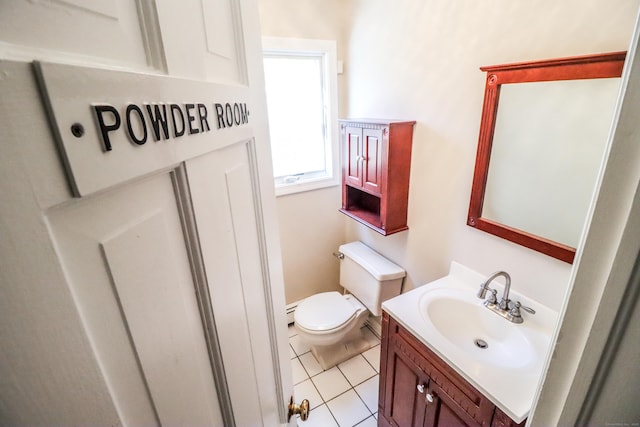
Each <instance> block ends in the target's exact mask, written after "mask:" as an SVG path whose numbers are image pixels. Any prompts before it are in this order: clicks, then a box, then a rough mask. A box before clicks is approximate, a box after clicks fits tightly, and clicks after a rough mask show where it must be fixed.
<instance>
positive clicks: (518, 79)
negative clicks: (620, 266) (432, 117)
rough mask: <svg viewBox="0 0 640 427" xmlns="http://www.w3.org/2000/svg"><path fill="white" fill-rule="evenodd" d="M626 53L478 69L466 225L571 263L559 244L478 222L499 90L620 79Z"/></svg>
mask: <svg viewBox="0 0 640 427" xmlns="http://www.w3.org/2000/svg"><path fill="white" fill-rule="evenodd" d="M625 57H626V52H613V53H606V54H599V55H587V56H577V57H569V58H560V59H553V60H547V61H534V62H520V63H513V64H504V65H494V66H487V67H480V70H482V71H485V72H486V73H487V77H486V85H485V92H484V103H483V106H482V119H481V122H480V135H479V137H478V151H477V154H476V163H475V170H474V174H473V185H472V189H471V201H470V202H469V215H468V217H467V224H468V225H470V226H471V227H475V228H477V229H479V230H483V231H486V232H487V233H491V234H493V235H496V236H498V237H502V238H503V239H507V240H510V241H512V242H514V243H517V244H520V245H522V246H526V247H527V248H530V249H533V250H535V251H538V252H541V253H544V254H547V255H549V256H551V257H553V258H557V259H559V260H562V261H565V262H568V263H570V264H571V263H573V259H574V257H575V254H576V249H575V248H572V247H570V246H566V245H563V244H561V243H558V242H555V241H552V240H549V239H546V238H544V237H541V236H537V235H535V234H531V233H528V232H526V231H523V230H519V229H517V228H513V227H509V226H507V225H504V224H501V223H499V222H496V221H492V220H490V219H488V218H482V206H483V202H484V195H485V187H486V184H487V176H488V172H489V161H490V158H491V147H492V144H493V134H494V130H495V125H496V117H497V112H498V102H499V99H500V88H501V86H502V85H503V84H510V83H528V82H542V81H555V80H578V79H598V78H611V77H620V76H621V75H622V68H623V66H624V60H625Z"/></svg>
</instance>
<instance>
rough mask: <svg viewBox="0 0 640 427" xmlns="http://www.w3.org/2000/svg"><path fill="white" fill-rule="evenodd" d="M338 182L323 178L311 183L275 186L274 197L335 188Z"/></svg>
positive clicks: (333, 179) (337, 180) (334, 179)
mask: <svg viewBox="0 0 640 427" xmlns="http://www.w3.org/2000/svg"><path fill="white" fill-rule="evenodd" d="M339 185H340V180H339V179H336V178H325V179H318V180H313V181H311V180H310V181H305V182H296V183H294V184H288V185H287V184H281V185H276V197H280V196H287V195H289V194H295V193H302V192H305V191H312V190H319V189H321V188H328V187H337V186H339Z"/></svg>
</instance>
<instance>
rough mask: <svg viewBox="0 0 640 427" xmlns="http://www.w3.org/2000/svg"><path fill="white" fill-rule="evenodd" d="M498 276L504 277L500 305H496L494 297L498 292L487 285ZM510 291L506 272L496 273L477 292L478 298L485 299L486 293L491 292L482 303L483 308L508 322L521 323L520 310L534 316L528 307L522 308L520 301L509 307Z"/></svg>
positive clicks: (509, 278) (496, 301) (508, 277)
mask: <svg viewBox="0 0 640 427" xmlns="http://www.w3.org/2000/svg"><path fill="white" fill-rule="evenodd" d="M498 276H502V277H504V280H505V284H504V291H503V292H502V298H501V299H500V303H498V299H497V298H496V295H497V293H498V291H496V290H495V289H491V288H490V287H489V284H490V283H491V282H492V281H493V280H494V279H495V278H496V277H498ZM510 290H511V276H509V273H507V272H506V271H496V272H495V273H493V274H492V275H491V276H489V277H488V278H487V280H485V281H484V282H483V283H482V284H481V285H480V290H479V291H478V298H485V297H486V295H487V291H489V292H491V295H490V296H489V298H487V300H486V301H485V302H484V306H485V307H487V308H488V309H489V310H491V311H493V312H494V313H497V314H499V315H500V316H502V317H504V318H505V319H507V320H508V321H510V322H513V323H522V314H521V313H520V309H521V308H522V309H523V310H525V311H527V312H529V313H531V314H535V313H536V312H535V310H534V309H532V308H530V307H525V306H523V305H522V304H521V303H520V301H517V302H516V303H515V304H514V306H513V307H511V306H510V305H509V303H510V302H511V300H510V299H509V291H510Z"/></svg>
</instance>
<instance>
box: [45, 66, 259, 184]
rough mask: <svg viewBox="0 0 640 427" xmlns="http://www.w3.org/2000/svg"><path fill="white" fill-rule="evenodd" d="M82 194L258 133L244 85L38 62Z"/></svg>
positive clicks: (48, 104)
mask: <svg viewBox="0 0 640 427" xmlns="http://www.w3.org/2000/svg"><path fill="white" fill-rule="evenodd" d="M35 68H36V74H37V76H38V79H39V84H40V86H41V91H42V93H43V99H45V103H46V107H47V111H48V113H49V115H50V118H51V123H52V127H53V133H54V135H55V136H56V140H57V142H58V145H59V149H60V153H61V156H62V159H63V162H64V163H65V167H66V168H67V174H68V176H69V180H70V183H71V187H72V190H73V191H74V194H75V195H76V196H84V195H87V194H90V193H93V192H95V191H99V190H102V189H105V188H108V187H110V186H112V185H115V184H118V183H121V182H124V181H127V180H129V179H132V178H135V177H138V176H143V175H145V174H147V173H150V172H153V171H156V170H160V169H166V168H169V167H172V166H176V165H177V164H179V163H180V162H183V161H185V160H187V159H190V158H193V157H196V156H199V155H202V154H204V153H207V152H210V151H213V150H217V149H219V148H222V147H224V146H227V145H230V144H233V143H236V142H239V141H243V140H248V139H251V138H252V137H253V132H252V129H251V127H250V126H249V123H250V111H249V110H250V109H249V107H248V101H249V100H248V96H249V91H248V89H247V88H246V87H243V86H236V87H231V86H228V85H225V86H222V85H217V84H215V83H209V82H199V81H193V80H185V79H178V78H172V77H163V76H156V75H148V74H138V73H128V72H122V71H109V70H100V69H92V68H84V67H75V66H69V65H60V64H50V63H35Z"/></svg>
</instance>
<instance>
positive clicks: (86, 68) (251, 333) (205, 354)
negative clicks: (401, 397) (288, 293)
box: [0, 0, 293, 426]
mask: <svg viewBox="0 0 640 427" xmlns="http://www.w3.org/2000/svg"><path fill="white" fill-rule="evenodd" d="M257 13H258V12H257V5H256V4H255V2H254V1H253V0H202V1H201V0H189V1H181V2H172V1H168V0H157V1H155V2H151V1H149V2H143V1H127V0H114V1H111V2H102V1H90V0H57V1H53V0H52V1H42V2H31V1H26V0H25V1H14V2H2V3H0V58H4V59H5V61H2V62H0V75H1V76H2V78H0V91H1V93H2V96H0V125H1V126H0V128H2V132H3V136H2V138H1V139H0V144H1V148H2V150H3V156H0V166H1V167H0V173H1V174H2V176H1V178H2V179H1V180H0V186H1V188H0V190H1V192H0V193H1V194H2V203H0V213H1V219H2V221H0V227H1V229H0V232H1V233H2V236H3V238H2V239H0V255H1V256H0V271H2V276H1V277H0V279H1V282H0V287H1V288H0V289H2V293H3V298H2V299H0V323H1V324H2V325H3V326H2V328H0V343H1V345H2V347H3V355H2V358H0V377H1V378H3V380H2V381H1V382H0V401H1V402H2V407H1V408H0V409H1V410H0V424H31V425H46V424H65V425H71V424H75V425H89V424H91V425H96V424H112V425H225V426H226V425H239V426H244V425H247V426H254V425H265V426H272V425H284V424H286V423H287V420H286V408H285V406H286V404H287V403H288V400H289V396H290V395H291V394H292V390H293V387H292V384H291V374H290V372H289V369H290V368H289V364H288V357H289V355H288V352H287V351H286V349H287V347H286V323H285V322H286V321H285V310H284V295H283V284H282V273H281V270H280V269H281V267H280V255H279V242H278V237H277V223H276V218H275V204H274V195H273V184H272V180H271V179H270V177H271V170H270V169H271V166H270V152H269V147H268V132H267V129H266V109H265V108H266V107H265V101H264V90H263V81H262V65H261V64H262V60H261V58H262V56H261V51H260V34H259V23H258V16H257ZM16 60H18V62H17V61H16ZM33 60H38V61H44V63H42V64H39V65H35V66H32V65H31V64H30V61H33ZM19 61H27V62H19ZM56 63H67V64H73V65H72V66H59V65H56ZM95 67H99V68H102V70H95V69H94V68H95ZM108 69H111V71H109V70H108ZM34 70H35V71H34ZM125 70H126V71H125ZM141 73H152V74H154V75H147V74H141ZM163 76H167V77H163ZM172 77H178V79H175V78H172ZM200 102H202V103H200ZM104 105H107V106H110V107H111V110H109V111H107V112H106V113H103V114H102V115H100V114H99V113H98V111H99V110H98V109H97V108H96V106H104ZM172 105H176V106H177V107H176V108H177V109H181V112H180V113H179V114H178V115H181V117H182V118H181V119H178V120H176V119H175V116H171V115H170V113H171V111H172V110H171V106H172ZM132 106H133V107H132ZM147 108H148V110H147ZM153 108H159V109H160V110H158V109H156V110H155V111H156V114H157V113H158V111H166V112H169V113H168V115H166V116H164V117H165V118H166V123H165V121H164V120H160V119H158V117H159V116H158V115H155V116H154V115H153ZM147 111H148V113H147ZM45 112H46V113H45ZM145 114H147V115H145ZM116 116H118V118H117V120H116ZM154 117H155V119H157V120H155V121H154V120H152V119H153V118H154ZM170 117H173V121H171V120H170V119H169V118H170ZM145 120H146V122H145ZM117 122H118V123H117ZM116 123H117V124H118V126H116ZM78 125H80V126H79V127H78ZM180 126H182V133H181V132H180V129H179V128H180ZM78 129H80V131H79V132H77V133H76V131H77V130H78ZM143 141H144V142H143ZM56 144H57V148H56Z"/></svg>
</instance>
